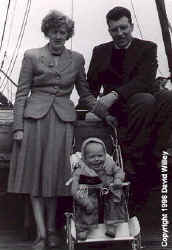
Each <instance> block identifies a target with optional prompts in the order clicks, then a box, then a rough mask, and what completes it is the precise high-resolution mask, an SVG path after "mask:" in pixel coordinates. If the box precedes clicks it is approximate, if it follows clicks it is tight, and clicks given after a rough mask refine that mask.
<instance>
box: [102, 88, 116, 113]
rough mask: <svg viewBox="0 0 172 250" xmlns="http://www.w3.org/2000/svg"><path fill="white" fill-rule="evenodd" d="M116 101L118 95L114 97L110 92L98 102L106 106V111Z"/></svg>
mask: <svg viewBox="0 0 172 250" xmlns="http://www.w3.org/2000/svg"><path fill="white" fill-rule="evenodd" d="M117 100H118V95H115V94H113V93H112V92H110V93H109V94H107V95H104V96H102V97H101V98H100V99H99V101H100V102H101V103H103V104H104V105H105V106H106V108H107V109H109V108H110V107H111V106H112V104H113V103H114V102H115V101H117Z"/></svg>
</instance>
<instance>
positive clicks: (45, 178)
mask: <svg viewBox="0 0 172 250" xmlns="http://www.w3.org/2000/svg"><path fill="white" fill-rule="evenodd" d="M72 143H73V125H72V123H70V122H63V121H62V120H60V118H59V117H58V115H57V114H56V113H55V111H54V108H53V107H52V108H51V109H50V111H49V112H48V114H46V116H44V117H43V118H41V119H38V120H36V119H31V118H29V119H25V120H24V138H23V140H22V142H17V141H15V142H14V145H13V152H12V158H11V164H10V173H9V181H8V192H13V193H23V194H30V195H32V196H42V197H54V196H68V195H70V191H69V187H66V186H65V182H66V181H67V180H68V179H69V178H70V176H71V168H70V154H71V150H72Z"/></svg>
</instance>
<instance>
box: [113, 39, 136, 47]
mask: <svg viewBox="0 0 172 250" xmlns="http://www.w3.org/2000/svg"><path fill="white" fill-rule="evenodd" d="M132 41H133V39H132V40H131V41H130V42H129V43H128V44H127V45H126V46H125V47H124V48H120V47H118V45H117V44H116V43H114V47H115V49H128V48H129V47H130V45H131V43H132Z"/></svg>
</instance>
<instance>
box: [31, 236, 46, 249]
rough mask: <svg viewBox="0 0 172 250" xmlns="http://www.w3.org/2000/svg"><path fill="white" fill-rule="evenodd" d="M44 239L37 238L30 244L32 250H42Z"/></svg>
mask: <svg viewBox="0 0 172 250" xmlns="http://www.w3.org/2000/svg"><path fill="white" fill-rule="evenodd" d="M44 249H45V239H41V238H38V239H36V240H35V241H34V242H33V243H32V250H44Z"/></svg>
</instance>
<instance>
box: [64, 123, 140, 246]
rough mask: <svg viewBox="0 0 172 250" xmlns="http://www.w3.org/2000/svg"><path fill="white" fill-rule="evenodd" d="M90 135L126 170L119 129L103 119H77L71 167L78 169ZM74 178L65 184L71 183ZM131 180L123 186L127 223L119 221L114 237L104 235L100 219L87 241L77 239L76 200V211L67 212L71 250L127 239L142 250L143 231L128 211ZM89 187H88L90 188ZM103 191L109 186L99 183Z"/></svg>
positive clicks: (68, 243)
mask: <svg viewBox="0 0 172 250" xmlns="http://www.w3.org/2000/svg"><path fill="white" fill-rule="evenodd" d="M89 137H97V138H100V139H101V140H102V141H103V142H104V143H105V145H106V148H107V153H108V154H110V155H111V156H112V157H113V159H114V160H115V162H116V164H117V165H118V166H119V167H121V168H122V169H123V160H122V154H121V148H120V145H119V143H118V136H117V130H116V128H114V129H112V128H111V127H109V126H107V124H106V123H104V122H103V121H91V120H88V121H87V120H77V121H76V123H75V128H74V145H73V151H74V154H73V155H72V156H71V166H72V169H73V168H75V164H76V163H77V158H79V153H78V152H79V151H80V150H81V145H82V142H83V141H84V140H85V139H87V138H89ZM70 182H71V179H70V180H69V181H68V182H67V183H66V185H70ZM129 187H130V183H128V182H124V183H123V185H122V188H123V191H124V196H125V198H124V199H125V202H124V204H125V209H126V214H127V219H126V222H123V223H119V224H118V225H117V227H116V232H115V237H114V238H110V237H108V236H106V235H105V224H104V223H102V222H100V223H99V224H98V225H97V227H96V228H93V229H91V230H90V232H89V234H88V238H87V239H86V240H85V241H80V240H78V239H77V234H76V226H75V225H76V224H75V211H76V208H75V202H73V212H72V213H69V212H66V213H65V216H66V243H67V247H68V249H69V250H74V249H75V247H76V246H78V245H80V246H82V245H87V244H89V245H90V244H94V245H95V244H111V245H112V244H114V243H115V242H117V241H120V242H121V241H126V242H127V243H128V244H129V246H130V249H132V250H139V249H141V233H140V224H139V221H138V219H137V217H136V216H134V217H132V218H130V217H129V212H128V206H127V204H128V198H129ZM88 188H89V187H88ZM97 188H98V189H100V192H101V193H106V192H108V189H107V188H106V190H104V189H103V187H101V186H97Z"/></svg>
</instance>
